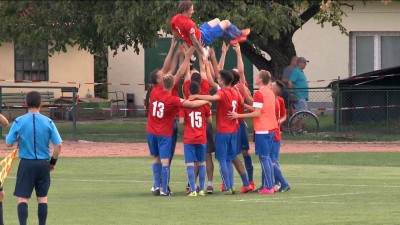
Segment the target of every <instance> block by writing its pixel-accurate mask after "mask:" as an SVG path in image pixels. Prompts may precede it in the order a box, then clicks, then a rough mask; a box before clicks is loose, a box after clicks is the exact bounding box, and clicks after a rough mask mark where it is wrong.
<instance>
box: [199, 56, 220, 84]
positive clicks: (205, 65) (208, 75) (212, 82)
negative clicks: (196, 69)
mask: <svg viewBox="0 0 400 225" xmlns="http://www.w3.org/2000/svg"><path fill="white" fill-rule="evenodd" d="M200 68H204V70H205V71H206V76H207V81H208V84H209V85H210V86H211V87H212V88H213V89H214V90H215V91H218V84H217V83H216V82H215V81H214V79H213V77H212V76H211V71H210V67H209V65H208V62H207V61H206V62H204V61H203V60H202V59H200Z"/></svg>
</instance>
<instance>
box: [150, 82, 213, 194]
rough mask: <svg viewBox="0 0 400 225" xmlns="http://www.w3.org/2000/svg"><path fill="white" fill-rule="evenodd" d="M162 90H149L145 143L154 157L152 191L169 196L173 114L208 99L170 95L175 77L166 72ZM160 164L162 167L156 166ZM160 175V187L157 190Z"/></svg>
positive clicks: (206, 102) (196, 105)
mask: <svg viewBox="0 0 400 225" xmlns="http://www.w3.org/2000/svg"><path fill="white" fill-rule="evenodd" d="M163 86H164V88H163V90H158V91H154V90H153V91H152V92H151V94H150V108H149V115H148V121H147V127H146V133H147V143H148V145H149V149H150V154H151V155H152V156H153V157H154V161H153V177H154V185H153V187H154V189H155V190H154V194H155V195H161V196H169V195H172V194H171V193H170V191H168V188H167V186H168V184H169V175H170V172H169V171H170V159H171V157H172V147H171V145H172V133H173V127H174V121H175V116H176V114H177V113H178V112H179V107H181V106H183V107H192V108H196V107H200V106H202V105H204V104H208V103H209V102H208V101H183V100H181V99H180V98H178V97H176V96H173V95H172V94H171V91H172V89H173V87H174V77H173V76H172V75H170V74H167V75H165V76H164V77H163ZM160 163H161V165H162V168H160V167H159V165H160ZM160 174H161V186H162V190H160V188H159V187H160Z"/></svg>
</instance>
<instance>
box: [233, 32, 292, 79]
mask: <svg viewBox="0 0 400 225" xmlns="http://www.w3.org/2000/svg"><path fill="white" fill-rule="evenodd" d="M292 37H293V34H287V35H286V36H281V38H280V39H278V40H272V38H271V39H270V40H268V41H267V44H266V45H264V46H260V49H261V50H262V51H264V52H267V53H268V54H269V55H270V56H271V60H267V59H266V58H265V57H264V56H262V55H260V54H259V53H258V52H257V50H256V49H255V48H254V47H253V46H252V45H251V44H250V43H249V42H244V43H242V44H241V46H240V47H241V51H242V53H243V54H244V55H245V56H246V57H247V58H248V59H249V60H250V61H251V62H252V63H253V64H254V66H255V67H257V69H259V70H268V71H269V72H270V73H271V74H272V76H273V77H274V78H275V79H280V78H281V76H282V73H283V70H284V69H285V67H286V66H287V65H289V63H290V59H291V58H292V56H294V55H296V49H295V47H294V44H293V41H292ZM249 40H250V41H251V39H249Z"/></svg>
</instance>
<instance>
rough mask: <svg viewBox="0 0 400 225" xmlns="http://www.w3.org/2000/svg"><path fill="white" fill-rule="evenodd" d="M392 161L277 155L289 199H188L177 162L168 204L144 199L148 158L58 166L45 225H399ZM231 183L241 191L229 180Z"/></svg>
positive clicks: (9, 185)
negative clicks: (173, 194) (287, 185)
mask: <svg viewBox="0 0 400 225" xmlns="http://www.w3.org/2000/svg"><path fill="white" fill-rule="evenodd" d="M399 159H400V153H304V154H282V156H281V167H282V170H283V172H284V174H285V176H286V178H287V179H288V181H289V182H290V184H291V185H292V190H290V191H289V192H286V193H279V194H275V195H273V196H265V195H259V194H255V193H251V194H237V195H233V196H220V195H218V194H213V195H207V196H205V197H196V198H189V197H187V196H185V194H184V188H185V185H186V167H185V165H184V162H183V157H182V156H178V157H176V158H175V161H174V162H173V167H172V177H171V188H172V190H173V191H174V193H175V196H173V197H156V196H153V195H152V194H151V193H150V191H149V190H150V187H151V185H152V174H151V162H152V160H151V158H149V157H134V158H132V157H131V158H61V159H60V160H59V162H58V164H57V170H56V171H54V172H52V183H51V189H50V193H49V216H48V224H57V225H63V224H68V225H78V224H82V225H99V224H107V225H109V224H114V225H119V224H123V225H125V224H189V223H190V224H252V225H254V224H307V225H309V224H351V225H353V224H363V225H365V224H399V218H400V201H399V200H400V160H399ZM254 162H255V163H254V165H255V175H256V181H259V180H260V174H259V173H260V166H259V163H258V160H257V159H254ZM15 163H16V164H14V167H13V169H12V172H11V174H10V176H9V177H8V178H7V180H6V183H5V188H4V189H5V191H6V198H5V201H4V203H3V208H4V221H5V223H6V224H8V225H9V224H18V218H17V204H16V198H15V197H13V196H12V193H13V190H14V185H15V174H16V170H17V165H18V160H17V161H16V162H15ZM217 165H218V164H217V163H216V166H217ZM216 168H217V167H216ZM235 182H236V187H240V186H241V182H240V179H239V177H238V176H237V175H236V177H235ZM219 183H220V176H219V173H218V170H216V171H215V185H216V186H217V184H219ZM257 183H259V182H257ZM33 196H34V195H33ZM36 209H37V204H36V199H34V198H32V200H31V202H30V204H29V218H28V223H29V224H37V215H36V214H37V211H36Z"/></svg>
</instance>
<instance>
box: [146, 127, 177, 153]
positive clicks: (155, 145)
mask: <svg viewBox="0 0 400 225" xmlns="http://www.w3.org/2000/svg"><path fill="white" fill-rule="evenodd" d="M147 144H148V145H149V150H150V155H152V156H160V158H161V159H170V158H171V157H172V151H171V149H172V148H171V146H172V137H170V136H158V135H154V134H149V133H147Z"/></svg>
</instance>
